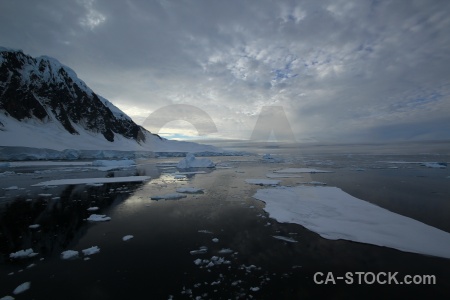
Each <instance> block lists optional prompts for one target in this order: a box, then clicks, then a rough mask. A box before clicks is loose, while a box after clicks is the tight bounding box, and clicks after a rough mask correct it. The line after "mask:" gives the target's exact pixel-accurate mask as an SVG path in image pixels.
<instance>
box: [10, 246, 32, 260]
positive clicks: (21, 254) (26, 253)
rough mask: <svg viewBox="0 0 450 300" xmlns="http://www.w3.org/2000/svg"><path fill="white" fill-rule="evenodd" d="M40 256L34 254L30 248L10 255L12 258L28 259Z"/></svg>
mask: <svg viewBox="0 0 450 300" xmlns="http://www.w3.org/2000/svg"><path fill="white" fill-rule="evenodd" d="M36 255H38V253H36V252H33V249H31V248H29V249H26V250H19V251H17V252H14V253H11V254H10V255H9V257H10V258H26V257H33V256H36Z"/></svg>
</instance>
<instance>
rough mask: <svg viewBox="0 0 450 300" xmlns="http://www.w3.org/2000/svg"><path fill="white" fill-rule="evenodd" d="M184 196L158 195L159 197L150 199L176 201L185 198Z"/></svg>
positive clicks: (176, 194)
mask: <svg viewBox="0 0 450 300" xmlns="http://www.w3.org/2000/svg"><path fill="white" fill-rule="evenodd" d="M186 197H187V196H186V195H183V194H179V193H170V194H165V195H159V196H152V197H150V199H152V200H178V199H181V198H186Z"/></svg>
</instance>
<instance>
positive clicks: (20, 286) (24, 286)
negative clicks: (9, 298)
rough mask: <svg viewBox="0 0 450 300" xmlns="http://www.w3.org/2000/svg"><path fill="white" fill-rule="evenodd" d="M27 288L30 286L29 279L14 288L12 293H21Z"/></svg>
mask: <svg viewBox="0 0 450 300" xmlns="http://www.w3.org/2000/svg"><path fill="white" fill-rule="evenodd" d="M29 288H30V282H29V281H28V282H24V283H22V284H21V285H19V286H18V287H16V288H15V289H14V291H13V294H14V295H17V294H21V293H23V292H25V291H26V290H28V289H29Z"/></svg>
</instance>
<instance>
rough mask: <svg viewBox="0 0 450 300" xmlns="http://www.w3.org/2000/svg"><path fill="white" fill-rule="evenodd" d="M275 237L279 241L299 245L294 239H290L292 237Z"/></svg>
mask: <svg viewBox="0 0 450 300" xmlns="http://www.w3.org/2000/svg"><path fill="white" fill-rule="evenodd" d="M273 237H274V238H276V239H278V240H282V241H285V242H289V243H297V241H296V240H294V239H293V238H290V237H286V236H282V235H273Z"/></svg>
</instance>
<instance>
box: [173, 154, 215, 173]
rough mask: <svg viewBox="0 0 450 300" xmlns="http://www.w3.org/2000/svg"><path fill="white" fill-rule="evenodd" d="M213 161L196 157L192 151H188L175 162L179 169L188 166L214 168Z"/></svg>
mask: <svg viewBox="0 0 450 300" xmlns="http://www.w3.org/2000/svg"><path fill="white" fill-rule="evenodd" d="M214 167H215V163H214V162H213V161H211V160H210V159H208V158H196V157H195V155H194V154H193V153H188V154H187V155H186V157H185V158H183V159H182V160H180V161H179V162H178V164H177V168H179V169H188V168H214Z"/></svg>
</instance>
